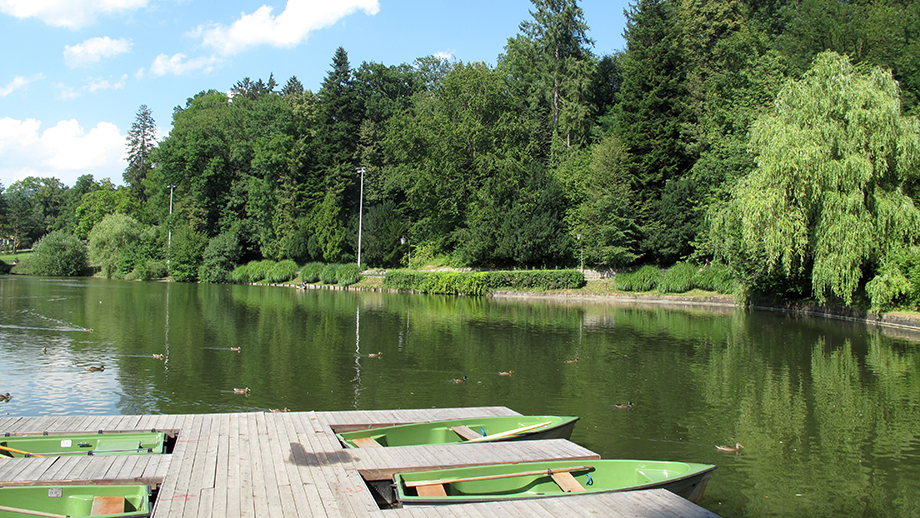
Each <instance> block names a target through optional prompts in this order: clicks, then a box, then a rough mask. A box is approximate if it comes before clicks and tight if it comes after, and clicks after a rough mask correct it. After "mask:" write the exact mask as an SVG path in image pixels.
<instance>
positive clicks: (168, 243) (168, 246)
mask: <svg viewBox="0 0 920 518" xmlns="http://www.w3.org/2000/svg"><path fill="white" fill-rule="evenodd" d="M175 188H176V186H175V184H169V223H168V225H167V228H168V229H169V233H168V234H167V237H166V267H167V268H169V259H170V256H171V255H172V207H173V189H175Z"/></svg>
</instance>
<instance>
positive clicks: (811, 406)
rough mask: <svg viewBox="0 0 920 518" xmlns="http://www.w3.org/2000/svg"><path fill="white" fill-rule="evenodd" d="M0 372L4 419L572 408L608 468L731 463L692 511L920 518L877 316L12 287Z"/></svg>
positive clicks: (907, 427)
mask: <svg viewBox="0 0 920 518" xmlns="http://www.w3.org/2000/svg"><path fill="white" fill-rule="evenodd" d="M234 348H239V351H235V350H233V349H234ZM43 351H44V352H43ZM378 352H379V353H381V354H380V356H379V357H378V358H371V357H368V355H369V354H372V353H378ZM155 354H163V355H164V359H162V360H161V359H157V358H154V356H153V355H155ZM576 360H577V361H576ZM103 365H104V367H105V369H104V370H103V371H97V372H91V371H88V370H87V369H86V368H87V367H91V366H95V367H101V366H103ZM0 369H2V373H3V374H2V376H0V393H5V392H10V393H11V394H12V395H13V399H12V400H11V401H9V402H5V403H0V415H14V416H16V415H21V416H41V415H96V414H98V415H113V414H114V415H134V414H159V413H167V414H174V413H213V412H251V411H261V410H268V409H271V408H284V407H287V408H288V409H290V410H292V411H308V410H349V409H358V410H373V409H391V408H428V407H453V406H491V405H500V406H507V407H509V408H511V409H513V410H516V411H518V412H521V413H525V414H559V415H578V416H580V417H581V420H580V421H579V422H578V424H577V426H576V427H575V432H574V434H573V435H572V440H573V441H575V442H577V443H579V444H581V445H583V446H585V447H587V448H590V449H592V450H594V451H596V452H598V453H600V454H601V455H602V456H603V457H604V458H640V459H661V460H682V461H688V462H706V463H714V464H718V466H719V469H718V470H716V472H715V473H714V474H713V478H712V480H711V481H710V484H709V487H708V489H707V492H706V495H705V497H704V498H703V500H702V501H701V502H700V504H701V505H702V506H703V507H705V508H707V509H709V510H711V511H713V512H715V513H717V514H720V515H722V516H725V517H763V516H803V517H804V516H809V517H810V516H832V515H835V516H914V517H917V516H920V498H917V495H920V440H918V438H920V335H918V334H915V333H913V332H908V331H900V330H890V329H881V328H878V327H875V326H873V325H869V324H864V323H851V322H842V321H834V320H824V319H815V318H806V317H796V316H789V315H784V314H779V313H766V312H748V311H743V310H738V309H724V308H722V309H707V308H699V307H675V306H670V307H664V306H660V307H657V306H643V307H640V306H635V305H628V304H627V305H614V304H609V303H575V302H561V301H552V300H506V299H497V298H496V299H493V298H485V297H446V296H427V295H404V294H390V293H376V292H354V291H327V290H306V291H304V290H297V289H293V288H282V287H267V286H266V287H263V286H235V285H207V284H202V285H198V284H179V283H142V282H122V281H109V280H102V279H85V278H79V279H57V278H35V277H18V276H2V277H0ZM503 371H513V374H512V375H511V376H501V375H500V374H499V373H500V372H503ZM463 376H467V381H466V382H464V383H454V382H453V381H452V380H454V379H457V378H462V377H463ZM246 387H248V388H249V389H250V393H249V395H248V396H246V395H240V394H236V393H234V389H235V388H246ZM627 402H631V403H632V407H631V408H630V409H628V410H626V409H619V408H617V407H616V405H617V404H624V403H627ZM736 442H740V443H741V444H742V445H743V448H742V449H741V450H740V452H739V453H737V454H736V453H724V452H720V451H717V450H716V445H722V444H729V445H734V444H735V443H736Z"/></svg>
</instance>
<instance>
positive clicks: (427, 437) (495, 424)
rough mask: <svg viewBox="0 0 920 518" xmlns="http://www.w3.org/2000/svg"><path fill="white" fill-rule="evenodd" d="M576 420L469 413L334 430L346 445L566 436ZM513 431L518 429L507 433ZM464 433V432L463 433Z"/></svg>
mask: <svg viewBox="0 0 920 518" xmlns="http://www.w3.org/2000/svg"><path fill="white" fill-rule="evenodd" d="M576 421H578V417H572V416H494V417H472V418H466V419H451V420H446V421H429V422H425V423H411V424H403V425H396V426H385V427H381V428H371V429H368V430H356V431H353V432H342V433H337V434H336V436H337V437H338V438H339V440H340V441H341V442H342V444H343V445H345V447H347V448H357V447H367V446H366V445H367V442H366V441H364V440H366V439H371V440H372V441H371V445H373V446H374V447H377V446H383V447H388V446H416V445H420V444H454V443H467V442H493V441H520V440H533V439H568V438H569V437H571V436H572V430H573V429H574V428H575V422H576ZM464 430H465V432H464ZM514 431H519V432H518V433H510V432H514ZM470 432H474V435H470ZM464 433H465V436H464V435H462V434H464ZM505 434H508V435H505ZM374 443H376V445H374Z"/></svg>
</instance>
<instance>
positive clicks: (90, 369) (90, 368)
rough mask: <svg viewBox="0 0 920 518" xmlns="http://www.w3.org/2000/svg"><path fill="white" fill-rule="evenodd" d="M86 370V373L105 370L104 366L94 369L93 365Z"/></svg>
mask: <svg viewBox="0 0 920 518" xmlns="http://www.w3.org/2000/svg"><path fill="white" fill-rule="evenodd" d="M86 370H88V371H90V372H100V371H104V370H105V365H100V366H98V367H96V366H95V365H90V366H89V367H87V368H86Z"/></svg>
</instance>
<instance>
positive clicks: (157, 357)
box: [153, 354, 163, 360]
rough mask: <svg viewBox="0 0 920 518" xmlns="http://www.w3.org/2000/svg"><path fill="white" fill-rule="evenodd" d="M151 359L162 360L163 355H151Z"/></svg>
mask: <svg viewBox="0 0 920 518" xmlns="http://www.w3.org/2000/svg"><path fill="white" fill-rule="evenodd" d="M153 358H154V359H155V360H162V359H163V355H162V354H154V355H153Z"/></svg>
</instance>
